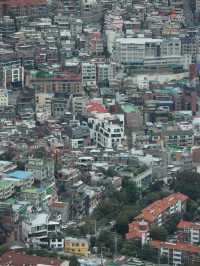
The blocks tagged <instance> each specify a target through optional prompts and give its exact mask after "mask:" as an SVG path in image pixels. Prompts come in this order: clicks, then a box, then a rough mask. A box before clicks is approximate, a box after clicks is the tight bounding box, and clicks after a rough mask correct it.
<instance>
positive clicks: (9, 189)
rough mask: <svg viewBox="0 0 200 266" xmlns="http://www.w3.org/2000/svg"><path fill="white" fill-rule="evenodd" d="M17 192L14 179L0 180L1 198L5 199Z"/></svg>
mask: <svg viewBox="0 0 200 266" xmlns="http://www.w3.org/2000/svg"><path fill="white" fill-rule="evenodd" d="M14 193H15V186H14V183H13V182H12V181H7V180H0V199H1V200H5V199H7V198H9V197H11V196H12V195H13V194H14Z"/></svg>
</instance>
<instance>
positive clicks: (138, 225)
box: [126, 221, 149, 240]
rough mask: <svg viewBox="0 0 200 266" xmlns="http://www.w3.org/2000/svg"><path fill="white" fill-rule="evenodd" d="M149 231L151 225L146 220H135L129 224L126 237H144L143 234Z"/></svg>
mask: <svg viewBox="0 0 200 266" xmlns="http://www.w3.org/2000/svg"><path fill="white" fill-rule="evenodd" d="M148 232H149V225H148V223H147V222H145V221H140V222H138V221H133V222H132V223H131V224H129V232H128V233H127V234H126V239H127V240H129V239H135V238H137V239H138V238H142V235H143V234H145V233H148Z"/></svg>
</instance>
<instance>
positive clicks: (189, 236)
mask: <svg viewBox="0 0 200 266" xmlns="http://www.w3.org/2000/svg"><path fill="white" fill-rule="evenodd" d="M177 229H178V230H179V231H180V232H181V233H183V237H184V239H185V240H186V241H187V242H190V243H191V244H199V242H200V223H197V222H189V221H184V220H182V221H180V222H179V223H178V225H177Z"/></svg>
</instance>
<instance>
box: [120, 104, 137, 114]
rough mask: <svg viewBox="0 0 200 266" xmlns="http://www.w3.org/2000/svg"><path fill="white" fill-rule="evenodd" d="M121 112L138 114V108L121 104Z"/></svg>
mask: <svg viewBox="0 0 200 266" xmlns="http://www.w3.org/2000/svg"><path fill="white" fill-rule="evenodd" d="M121 108H122V110H123V111H124V112H125V113H136V112H138V108H137V107H136V106H135V105H133V104H123V105H122V106H121Z"/></svg>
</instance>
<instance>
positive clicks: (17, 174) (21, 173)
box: [8, 170, 32, 179]
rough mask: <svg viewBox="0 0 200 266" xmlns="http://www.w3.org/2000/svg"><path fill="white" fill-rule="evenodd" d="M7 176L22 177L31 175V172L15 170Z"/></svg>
mask: <svg viewBox="0 0 200 266" xmlns="http://www.w3.org/2000/svg"><path fill="white" fill-rule="evenodd" d="M8 176H9V177H12V178H16V179H24V178H27V177H30V176H32V172H28V171H21V170H17V171H13V172H11V173H9V174H8Z"/></svg>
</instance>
